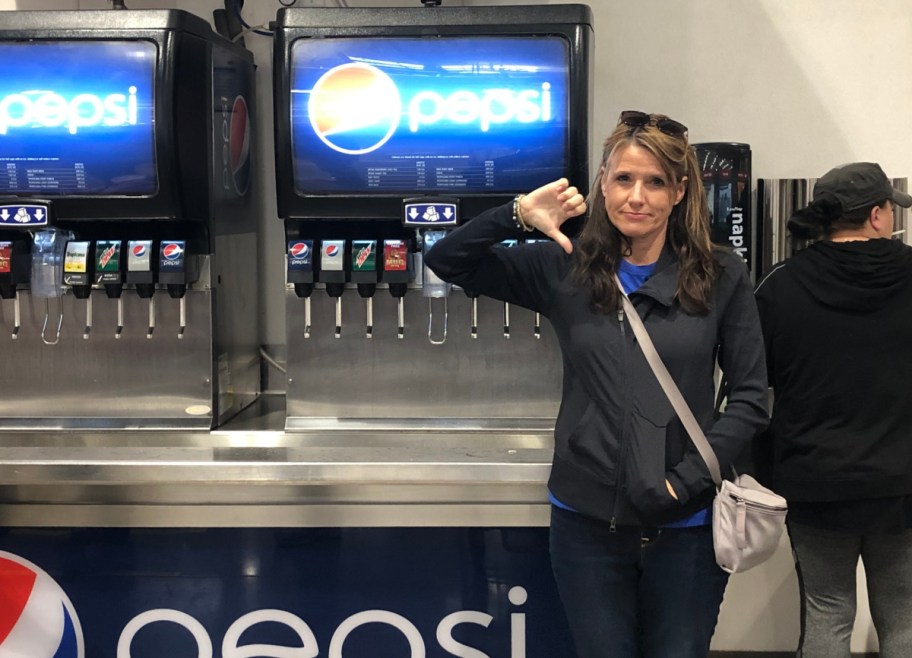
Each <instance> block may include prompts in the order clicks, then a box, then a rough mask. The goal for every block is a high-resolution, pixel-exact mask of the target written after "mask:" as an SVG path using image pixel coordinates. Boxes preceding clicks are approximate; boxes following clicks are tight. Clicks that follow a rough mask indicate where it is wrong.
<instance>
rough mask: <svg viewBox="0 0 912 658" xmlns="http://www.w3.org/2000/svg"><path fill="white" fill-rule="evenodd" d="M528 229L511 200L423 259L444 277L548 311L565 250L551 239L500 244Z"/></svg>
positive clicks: (476, 290) (443, 241) (444, 240)
mask: <svg viewBox="0 0 912 658" xmlns="http://www.w3.org/2000/svg"><path fill="white" fill-rule="evenodd" d="M524 235H526V234H525V233H524V232H523V231H522V230H521V229H520V228H519V227H518V226H516V223H515V222H514V221H513V207H512V203H510V204H506V205H503V206H499V207H497V208H492V209H491V210H488V211H485V212H483V213H482V214H480V215H478V216H477V217H475V218H474V219H472V220H470V221H469V222H467V223H465V224H463V225H462V226H460V227H459V228H457V229H456V230H454V231H452V232H450V233H449V234H448V235H447V236H446V237H444V238H442V239H440V240H439V241H438V242H437V243H436V244H435V245H434V246H433V247H432V248H431V249H430V251H428V253H427V254H426V256H425V264H426V265H427V266H428V267H429V268H430V269H431V270H432V271H433V272H434V273H435V274H437V276H439V277H440V278H442V279H443V280H444V281H448V282H450V283H454V284H456V285H458V286H460V287H461V288H463V289H465V290H469V291H471V292H473V293H477V294H480V295H486V296H488V297H491V298H493V299H497V300H500V301H504V302H507V303H509V304H516V305H518V306H523V307H525V308H528V309H531V310H533V311H535V312H538V313H541V314H543V315H545V316H546V317H547V315H548V306H549V305H548V303H547V300H548V299H550V297H551V291H552V290H553V285H554V281H555V280H556V278H555V277H556V276H557V274H558V270H559V267H560V262H561V261H563V260H564V259H562V258H560V257H559V256H557V254H558V252H559V253H560V254H563V251H562V250H561V249H560V247H559V246H558V245H557V244H556V243H553V242H551V241H550V240H546V241H543V242H541V243H535V244H520V245H518V246H516V247H509V248H506V247H504V246H502V245H501V244H500V243H501V242H502V241H504V240H509V239H518V238H520V237H522V236H524ZM555 256H557V258H555Z"/></svg>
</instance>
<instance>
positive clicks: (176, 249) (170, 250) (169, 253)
mask: <svg viewBox="0 0 912 658" xmlns="http://www.w3.org/2000/svg"><path fill="white" fill-rule="evenodd" d="M183 253H184V250H183V248H182V247H181V246H180V245H179V244H177V243H175V242H170V243H168V244H166V245H165V246H164V247H162V256H164V257H165V258H166V259H168V260H177V259H178V258H180V257H181V254H183Z"/></svg>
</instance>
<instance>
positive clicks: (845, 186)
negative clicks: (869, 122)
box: [814, 162, 912, 213]
mask: <svg viewBox="0 0 912 658" xmlns="http://www.w3.org/2000/svg"><path fill="white" fill-rule="evenodd" d="M822 196H830V197H832V198H833V199H835V200H836V201H838V202H839V203H840V205H842V212H843V213H847V212H851V211H853V210H861V209H862V208H871V207H873V206H875V205H876V204H878V203H882V202H883V201H884V200H885V199H889V200H890V201H892V202H893V203H895V204H896V205H897V206H902V207H903V208H908V207H910V206H912V196H909V195H908V194H906V193H905V192H902V191H901V190H897V189H896V188H894V187H893V183H891V182H890V179H889V178H887V175H886V174H885V173H884V170H883V169H881V168H880V165H879V164H877V163H876V162H852V163H849V164H846V165H842V166H841V167H836V168H834V169H830V170H829V171H828V172H827V173H825V174H824V175H823V176H822V177H821V178H820V179H819V180H818V181H817V183H816V184H815V185H814V200H817V199H819V198H820V197H822Z"/></svg>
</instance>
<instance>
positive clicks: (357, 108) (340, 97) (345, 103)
mask: <svg viewBox="0 0 912 658" xmlns="http://www.w3.org/2000/svg"><path fill="white" fill-rule="evenodd" d="M307 112H308V115H309V117H310V124H311V126H312V127H313V130H314V133H315V134H316V135H317V137H319V138H320V140H321V141H322V142H323V143H324V144H326V145H327V146H328V147H330V148H331V149H333V150H334V151H338V152H339V153H347V154H350V155H360V154H363V153H370V152H371V151H374V150H376V149H378V148H379V147H381V146H383V144H385V143H386V141H387V140H388V139H389V138H390V137H392V136H393V133H394V132H395V131H396V128H397V127H398V126H399V122H400V120H401V118H402V99H401V98H400V96H399V89H398V88H397V87H396V83H395V82H393V80H392V78H390V77H389V76H388V75H387V74H386V73H384V72H383V71H381V70H380V69H378V68H377V67H375V66H371V65H369V64H364V63H360V62H355V63H348V64H342V65H341V66H336V67H335V68H332V69H330V70H329V71H327V72H326V73H324V74H323V75H322V76H321V77H320V79H319V80H317V82H316V84H315V85H314V87H313V90H312V91H311V92H310V98H309V99H308V103H307Z"/></svg>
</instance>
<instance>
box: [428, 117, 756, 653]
mask: <svg viewBox="0 0 912 658" xmlns="http://www.w3.org/2000/svg"><path fill="white" fill-rule="evenodd" d="M587 207H588V215H587V217H586V222H585V226H584V228H583V230H582V233H581V235H580V237H579V239H576V240H571V239H570V238H568V236H567V235H565V234H564V233H563V232H562V231H561V227H562V226H563V224H564V222H566V220H567V219H568V218H570V217H574V216H577V215H580V214H582V213H584V212H586V211H587ZM523 229H537V230H539V231H540V232H541V233H543V234H545V235H546V236H548V237H549V238H551V240H544V241H538V242H535V243H527V244H523V245H520V246H518V247H512V248H510V249H503V248H500V247H499V246H498V245H499V243H500V242H501V241H503V240H505V239H508V238H517V237H520V236H522V235H523ZM425 263H426V264H427V266H428V267H430V268H431V269H432V270H433V271H434V272H436V273H437V274H438V275H439V276H440V277H442V278H443V279H445V280H447V281H451V282H453V283H456V284H459V285H460V286H462V287H463V288H465V289H467V290H472V291H475V292H478V293H480V294H484V295H487V296H489V297H493V298H494V299H499V300H502V301H506V302H509V303H510V304H518V305H521V306H524V307H526V308H529V309H531V310H533V311H536V312H539V313H541V314H542V315H543V316H545V317H547V318H548V320H549V321H550V322H551V325H552V327H553V328H554V333H555V335H556V337H557V341H558V343H559V345H560V349H561V354H562V356H563V366H564V367H563V397H562V400H561V405H560V411H559V412H558V417H557V421H556V424H555V428H554V459H553V464H552V468H551V477H550V479H549V481H548V489H549V494H550V499H551V502H552V508H551V535H550V542H551V546H550V548H551V565H552V568H553V571H554V575H555V578H556V582H557V586H558V591H559V593H560V597H561V601H562V602H563V605H564V609H565V611H566V613H567V618H568V620H569V623H570V630H571V633H572V635H573V640H574V644H575V647H576V652H577V655H578V656H579V658H636V657H639V656H646V657H647V658H706V656H707V654H708V653H709V645H710V639H711V638H712V635H713V632H714V630H715V626H716V620H717V618H718V613H719V606H720V604H721V603H722V597H723V594H724V591H725V586H726V583H727V578H728V575H727V574H726V573H725V572H724V571H723V570H722V569H721V568H720V567H719V566H718V565H717V564H716V561H715V554H714V551H713V543H712V532H711V525H710V524H711V514H710V511H711V503H712V500H713V496H714V494H715V486H714V485H713V481H712V479H711V477H710V474H709V470H708V468H707V466H706V464H705V462H704V461H703V459H702V458H701V457H700V454H699V453H698V452H697V450H696V448H695V446H694V445H693V443H692V442H691V440H690V438H689V437H688V435H687V432H686V431H685V430H684V428H683V426H682V425H681V422H680V421H679V420H678V419H677V417H676V415H675V412H674V409H673V407H672V406H671V403H670V402H669V401H668V398H667V397H666V395H665V393H664V392H663V391H662V389H661V386H660V385H659V382H658V380H657V379H656V377H655V375H654V374H653V372H652V370H651V369H650V367H649V365H648V363H647V361H646V359H645V357H644V354H643V351H642V350H641V349H640V347H639V345H638V344H637V342H636V341H635V339H634V335H633V332H632V330H631V327H630V323H629V319H627V318H626V317H625V313H624V311H623V309H622V307H621V293H620V291H619V290H618V288H617V285H616V283H615V279H614V276H615V275H617V276H618V278H619V279H620V282H621V285H622V286H623V287H624V289H625V291H626V292H627V293H628V294H629V296H630V299H631V301H632V302H633V304H634V306H635V307H636V309H637V312H638V313H639V315H640V316H641V317H642V319H643V323H644V324H645V325H646V327H647V329H648V331H649V333H650V336H651V338H652V340H653V342H654V343H655V346H656V349H657V351H658V352H659V354H660V356H661V357H662V359H663V361H664V363H665V365H666V366H667V368H668V370H669V372H670V373H671V376H672V377H673V378H674V380H675V382H676V383H677V385H678V387H679V388H680V389H681V393H682V395H683V396H684V398H685V399H686V400H687V403H688V404H689V405H690V408H691V409H692V410H693V412H694V415H695V416H696V418H697V419H698V422H700V424H701V426H702V428H703V429H704V431H705V432H706V436H707V439H708V440H709V442H710V443H711V444H712V447H713V449H714V451H715V452H716V454H717V455H718V457H719V461H720V463H721V465H722V469H723V470H727V467H728V465H729V464H731V463H732V462H733V461H734V459H735V458H736V457H738V456H739V455H740V453H741V452H742V451H744V450H745V449H746V448H747V447H749V445H750V442H751V439H752V438H753V436H754V433H755V432H756V431H758V430H760V429H763V428H764V427H766V424H767V422H768V416H767V407H766V402H767V386H766V370H765V362H764V357H763V344H762V337H761V335H760V325H759V320H758V318H757V308H756V304H755V303H754V299H753V295H752V287H751V285H750V283H749V281H748V277H747V269H746V267H745V266H744V262H743V261H742V260H741V259H740V258H739V257H738V256H737V255H736V254H735V253H733V252H732V251H731V250H728V249H723V248H716V247H714V246H713V245H712V243H711V241H710V236H709V207H708V204H707V202H706V193H705V191H704V188H703V183H702V180H701V175H700V169H699V166H698V164H697V159H696V156H695V154H694V151H693V149H692V148H691V147H690V145H689V143H688V140H687V128H686V127H684V126H683V125H682V124H681V123H679V122H677V121H674V120H673V119H670V118H668V117H666V116H664V115H659V114H646V113H644V112H638V111H627V112H623V113H622V114H621V117H620V121H619V122H618V125H617V127H616V129H615V130H614V132H613V133H612V134H611V135H610V136H609V137H608V139H607V140H606V141H605V147H604V151H603V154H602V164H601V167H600V168H599V172H598V175H597V177H596V180H595V183H594V184H593V186H592V192H591V194H590V196H589V200H588V203H587V202H585V201H584V200H583V197H582V196H581V195H580V194H579V192H578V190H577V189H576V188H575V187H573V186H571V185H570V184H569V181H567V180H566V179H561V180H558V181H555V182H553V183H549V184H547V185H543V186H541V187H539V188H537V189H535V190H532V191H530V192H529V193H528V194H525V195H519V196H517V197H516V198H515V200H514V201H513V203H510V204H506V205H503V206H500V207H498V208H494V209H492V210H490V211H487V212H484V213H482V214H480V215H478V216H477V217H474V218H473V219H472V220H471V221H469V222H467V223H465V224H464V225H463V226H461V227H459V228H458V229H456V230H455V231H452V232H451V233H450V234H449V235H448V236H447V237H445V238H443V239H441V240H440V241H438V242H437V243H436V244H435V245H434V247H433V248H432V249H431V250H430V251H429V252H428V253H427V257H426V259H425ZM717 358H718V359H719V361H720V362H721V364H722V366H723V369H724V371H725V373H726V375H727V377H728V379H729V381H730V382H731V383H732V386H731V392H730V393H729V396H728V405H727V406H726V408H725V410H724V412H723V413H722V414H721V416H718V417H717V415H716V414H715V413H714V412H715V408H714V386H713V384H714V383H713V369H714V366H715V364H716V360H717Z"/></svg>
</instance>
